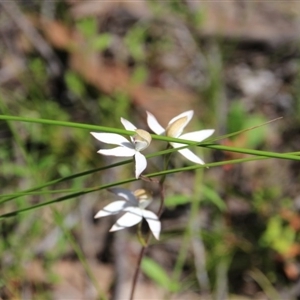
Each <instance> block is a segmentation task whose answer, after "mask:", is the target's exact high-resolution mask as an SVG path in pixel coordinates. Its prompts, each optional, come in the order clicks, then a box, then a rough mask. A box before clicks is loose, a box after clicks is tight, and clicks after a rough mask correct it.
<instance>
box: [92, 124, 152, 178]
mask: <svg viewBox="0 0 300 300" xmlns="http://www.w3.org/2000/svg"><path fill="white" fill-rule="evenodd" d="M121 122H122V124H123V126H124V127H125V129H126V130H131V131H135V132H136V133H135V135H134V136H133V137H130V141H129V140H127V139H126V138H124V137H123V136H122V135H120V134H116V133H105V132H103V133H99V132H91V134H92V135H93V136H94V137H95V138H96V139H97V140H99V141H100V142H102V143H106V144H113V145H118V147H116V148H112V149H100V150H99V151H98V153H100V154H102V155H108V156H118V157H131V156H132V157H134V160H135V177H136V178H139V177H140V175H141V173H142V172H143V171H144V170H145V169H146V167H147V161H146V157H145V156H144V155H143V154H141V153H140V151H142V150H144V149H146V148H147V147H148V146H149V145H150V143H151V135H150V134H149V133H148V132H147V131H145V130H142V129H137V128H136V127H135V126H134V125H133V124H132V123H130V122H129V121H127V120H126V119H124V118H121Z"/></svg>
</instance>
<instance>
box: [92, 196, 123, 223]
mask: <svg viewBox="0 0 300 300" xmlns="http://www.w3.org/2000/svg"><path fill="white" fill-rule="evenodd" d="M126 204H127V202H126V201H124V200H120V201H115V202H112V203H110V204H108V205H106V206H104V207H103V208H102V209H101V210H99V211H98V212H97V214H96V215H95V217H94V218H95V219H97V218H101V217H105V216H109V215H115V214H117V213H119V212H120V211H122V210H123V209H124V208H125V205H126Z"/></svg>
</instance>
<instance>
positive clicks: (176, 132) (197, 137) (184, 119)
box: [147, 110, 215, 165]
mask: <svg viewBox="0 0 300 300" xmlns="http://www.w3.org/2000/svg"><path fill="white" fill-rule="evenodd" d="M193 115H194V111H193V110H189V111H186V112H183V113H181V114H179V115H178V116H176V117H174V118H173V119H171V121H170V122H169V124H168V126H167V128H166V129H165V128H163V127H162V126H161V125H160V124H159V123H158V121H157V120H156V118H155V117H154V116H153V115H152V114H151V113H149V112H148V111H147V123H148V126H149V127H150V128H151V130H152V131H153V132H155V133H156V134H158V135H162V134H165V135H166V136H168V137H173V138H180V139H184V140H188V141H193V142H199V143H200V142H202V141H204V140H205V139H207V138H208V137H210V136H211V135H212V134H213V133H214V131H215V130H214V129H205V130H199V131H194V132H189V133H184V134H182V132H183V130H184V128H185V127H186V125H187V124H188V123H189V122H190V121H191V119H192V117H193ZM170 145H171V146H172V147H174V148H180V147H182V146H183V144H181V143H174V142H171V143H170ZM178 152H179V153H180V154H181V155H183V156H184V157H185V158H187V159H188V160H190V161H192V162H194V163H197V164H201V165H203V164H204V161H203V160H202V159H201V158H200V157H198V156H197V155H195V154H194V153H193V152H192V151H190V150H189V149H187V148H184V149H179V150H178Z"/></svg>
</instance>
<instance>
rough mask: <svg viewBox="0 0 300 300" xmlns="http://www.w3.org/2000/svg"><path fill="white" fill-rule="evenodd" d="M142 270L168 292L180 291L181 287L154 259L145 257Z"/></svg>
mask: <svg viewBox="0 0 300 300" xmlns="http://www.w3.org/2000/svg"><path fill="white" fill-rule="evenodd" d="M141 269H142V270H143V272H144V273H145V274H146V275H147V276H148V277H149V278H151V279H152V280H153V281H155V282H156V283H157V284H158V285H160V286H161V287H163V288H165V289H166V290H168V291H170V292H177V291H179V289H180V288H179V286H178V285H177V284H176V283H174V282H173V281H172V280H171V279H170V276H169V274H167V273H166V271H165V270H164V269H163V268H162V267H161V266H160V265H159V264H158V263H156V262H155V261H154V260H153V259H151V258H148V257H144V258H143V260H142V264H141Z"/></svg>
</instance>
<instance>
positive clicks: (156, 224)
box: [143, 210, 161, 240]
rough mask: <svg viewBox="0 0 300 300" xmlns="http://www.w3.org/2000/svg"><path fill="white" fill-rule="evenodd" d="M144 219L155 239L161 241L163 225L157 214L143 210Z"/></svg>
mask: <svg viewBox="0 0 300 300" xmlns="http://www.w3.org/2000/svg"><path fill="white" fill-rule="evenodd" d="M143 217H144V218H145V219H146V221H147V223H148V225H149V228H150V230H151V232H152V234H153V235H154V237H155V238H156V239H157V240H159V234H160V230H161V223H160V221H159V219H158V217H157V215H156V214H155V213H153V212H152V211H149V210H143Z"/></svg>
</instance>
